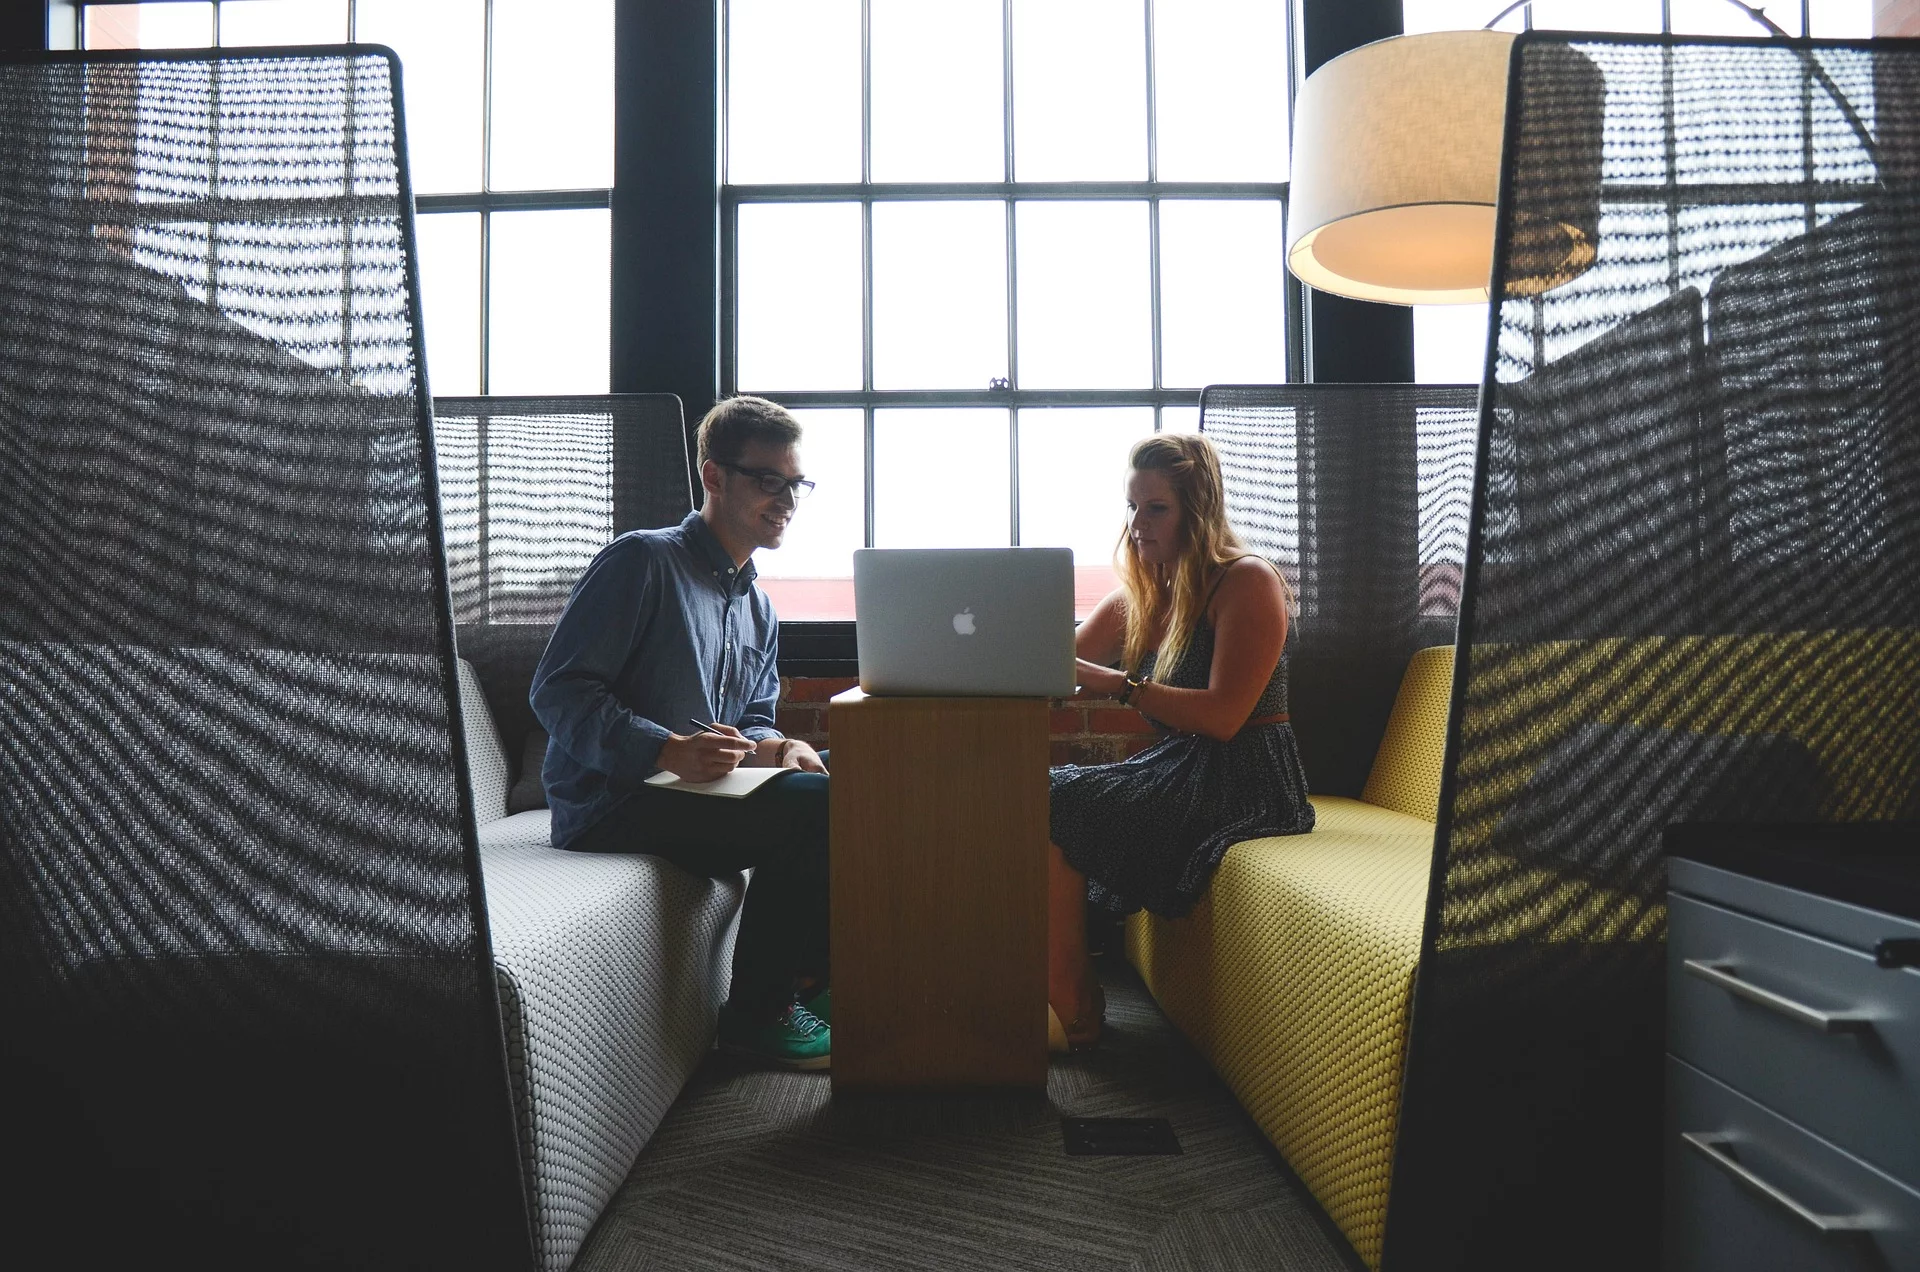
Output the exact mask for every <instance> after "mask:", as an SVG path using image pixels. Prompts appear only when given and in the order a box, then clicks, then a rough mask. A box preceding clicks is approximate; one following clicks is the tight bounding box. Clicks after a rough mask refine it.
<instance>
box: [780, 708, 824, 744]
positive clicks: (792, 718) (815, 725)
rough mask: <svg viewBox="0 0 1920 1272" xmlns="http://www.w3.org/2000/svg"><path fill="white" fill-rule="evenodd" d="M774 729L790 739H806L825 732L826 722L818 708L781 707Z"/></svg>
mask: <svg viewBox="0 0 1920 1272" xmlns="http://www.w3.org/2000/svg"><path fill="white" fill-rule="evenodd" d="M773 727H774V728H776V729H778V730H780V732H782V733H784V734H786V735H787V736H788V737H790V738H804V737H808V736H810V735H812V734H814V733H819V732H824V731H825V728H826V720H825V718H824V716H823V714H822V712H821V711H820V710H819V708H817V707H810V706H809V707H781V708H780V709H779V710H778V711H776V712H775V713H774V716H773Z"/></svg>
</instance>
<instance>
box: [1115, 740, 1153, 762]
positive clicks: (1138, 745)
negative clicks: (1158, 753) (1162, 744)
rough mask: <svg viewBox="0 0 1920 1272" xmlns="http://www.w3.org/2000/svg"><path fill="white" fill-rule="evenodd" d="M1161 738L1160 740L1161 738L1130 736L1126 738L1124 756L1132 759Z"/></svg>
mask: <svg viewBox="0 0 1920 1272" xmlns="http://www.w3.org/2000/svg"><path fill="white" fill-rule="evenodd" d="M1159 740H1160V739H1159V738H1128V739H1127V740H1126V744H1125V752H1124V754H1123V756H1122V758H1123V759H1129V760H1130V759H1132V758H1133V757H1134V756H1136V755H1138V754H1140V752H1142V751H1144V750H1146V749H1147V748H1148V747H1150V746H1152V745H1153V744H1154V743H1156V742H1158V741H1159Z"/></svg>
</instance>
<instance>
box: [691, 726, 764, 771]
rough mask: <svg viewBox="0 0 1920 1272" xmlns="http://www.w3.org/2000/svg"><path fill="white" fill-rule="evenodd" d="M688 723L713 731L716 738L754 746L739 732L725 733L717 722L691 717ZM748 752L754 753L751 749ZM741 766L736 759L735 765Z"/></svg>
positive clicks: (708, 731)
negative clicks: (704, 721)
mask: <svg viewBox="0 0 1920 1272" xmlns="http://www.w3.org/2000/svg"><path fill="white" fill-rule="evenodd" d="M688 723H689V724H691V725H693V727H694V728H696V729H698V730H700V732H702V733H711V734H713V736H714V737H716V738H726V739H727V740H729V741H734V742H745V743H746V744H747V746H748V747H749V748H751V747H752V746H753V742H752V741H751V740H750V739H747V738H743V737H741V736H740V735H739V734H738V733H723V732H722V731H721V729H720V726H719V725H717V724H705V723H703V722H701V721H699V720H692V719H690V720H689V721H688ZM748 754H749V755H750V754H752V751H751V749H750V750H749V751H748ZM742 758H743V759H744V758H745V757H744V756H743V757H742ZM739 766H740V761H739V760H735V761H734V767H735V768H738V767H739Z"/></svg>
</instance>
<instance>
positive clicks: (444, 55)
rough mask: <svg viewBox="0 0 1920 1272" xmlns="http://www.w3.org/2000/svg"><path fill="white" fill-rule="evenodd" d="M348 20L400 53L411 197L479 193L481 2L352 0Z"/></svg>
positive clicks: (484, 13)
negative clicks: (355, 0)
mask: <svg viewBox="0 0 1920 1272" xmlns="http://www.w3.org/2000/svg"><path fill="white" fill-rule="evenodd" d="M356 21H357V22H358V25H359V37H360V39H361V40H362V41H363V42H365V43H368V44H384V45H387V46H388V47H389V48H391V49H392V50H393V51H394V52H396V53H398V54H399V55H400V76H401V84H402V87H403V91H404V92H405V94H406V109H407V165H408V167H409V168H410V169H411V170H412V173H413V190H414V193H415V194H454V193H466V192H469V191H474V190H478V189H480V134H481V127H480V125H481V123H482V112H483V111H484V110H485V107H486V98H485V95H484V93H483V91H482V90H483V84H484V75H483V68H484V57H485V48H486V37H487V9H486V0H430V2H429V3H422V2H421V0H360V4H359V8H358V10H357V17H356Z"/></svg>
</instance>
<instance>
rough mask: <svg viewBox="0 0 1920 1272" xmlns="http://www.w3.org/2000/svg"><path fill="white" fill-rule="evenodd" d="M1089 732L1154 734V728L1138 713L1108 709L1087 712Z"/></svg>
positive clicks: (1123, 709) (1125, 709)
mask: <svg viewBox="0 0 1920 1272" xmlns="http://www.w3.org/2000/svg"><path fill="white" fill-rule="evenodd" d="M1087 732H1088V733H1117V734H1122V735H1137V734H1142V733H1152V732H1153V726H1152V725H1150V724H1148V723H1147V718H1146V717H1145V716H1143V715H1141V714H1140V713H1139V712H1138V711H1132V710H1129V709H1127V708H1126V707H1120V708H1117V709H1116V708H1112V707H1108V708H1103V709H1100V710H1094V711H1089V712H1087Z"/></svg>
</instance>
